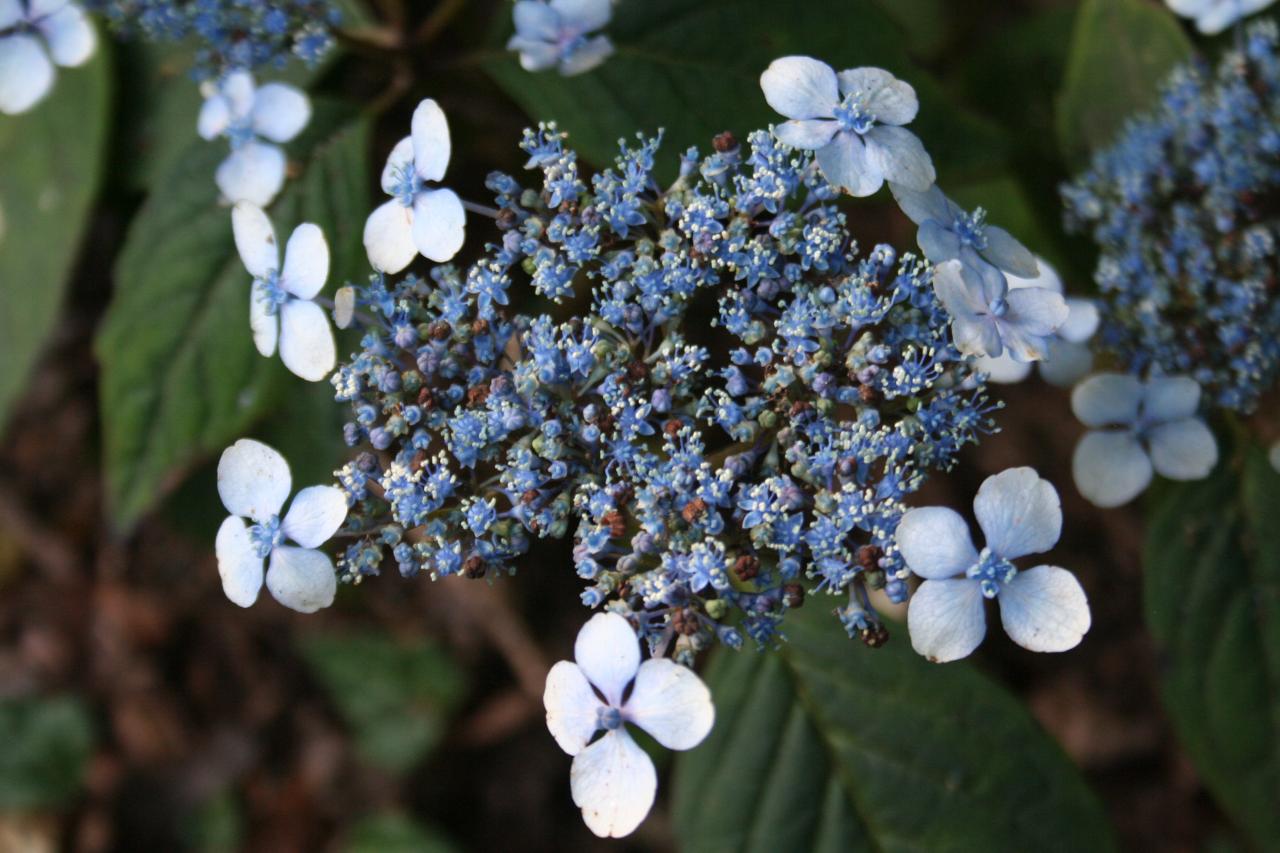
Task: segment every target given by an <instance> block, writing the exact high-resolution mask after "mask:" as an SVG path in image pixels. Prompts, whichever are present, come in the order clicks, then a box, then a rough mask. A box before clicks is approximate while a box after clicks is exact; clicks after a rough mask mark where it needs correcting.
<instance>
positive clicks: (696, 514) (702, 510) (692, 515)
mask: <svg viewBox="0 0 1280 853" xmlns="http://www.w3.org/2000/svg"><path fill="white" fill-rule="evenodd" d="M706 513H707V502H706V501H704V500H703V499H702V498H694V499H693V500H691V501H689V502H688V503H687V504H685V505H684V509H682V510H681V511H680V516H681V517H682V518H683V519H684V520H685V523H686V524H693V523H694V522H695V521H697V520H698V519H700V518H702V516H704V515H706Z"/></svg>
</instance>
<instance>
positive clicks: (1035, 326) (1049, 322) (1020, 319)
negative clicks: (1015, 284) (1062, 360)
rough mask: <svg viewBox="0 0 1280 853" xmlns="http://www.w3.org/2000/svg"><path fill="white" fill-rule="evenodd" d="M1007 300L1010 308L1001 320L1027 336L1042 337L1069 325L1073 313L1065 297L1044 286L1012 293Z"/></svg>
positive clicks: (1010, 292) (1026, 288) (1020, 289)
mask: <svg viewBox="0 0 1280 853" xmlns="http://www.w3.org/2000/svg"><path fill="white" fill-rule="evenodd" d="M1005 299H1006V301H1007V302H1008V305H1009V309H1008V310H1007V311H1006V312H1005V315H1004V317H1003V318H1001V319H1003V320H1004V322H1006V323H1008V324H1010V325H1014V326H1017V327H1018V329H1019V330H1021V331H1022V332H1023V333H1024V334H1028V335H1035V336H1038V337H1042V336H1046V335H1051V334H1053V333H1054V332H1055V331H1057V330H1058V329H1059V328H1060V327H1061V326H1062V324H1063V323H1065V322H1067V315H1068V314H1069V313H1070V309H1069V308H1067V300H1065V299H1063V298H1062V294H1061V293H1054V292H1053V291H1052V290H1049V289H1048V288H1044V287H1023V288H1019V289H1018V290H1011V291H1009V293H1008V295H1007V296H1006V297H1005Z"/></svg>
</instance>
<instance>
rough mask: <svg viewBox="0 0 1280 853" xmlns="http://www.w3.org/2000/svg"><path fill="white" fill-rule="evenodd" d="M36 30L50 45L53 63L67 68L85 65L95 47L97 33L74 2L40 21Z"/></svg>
mask: <svg viewBox="0 0 1280 853" xmlns="http://www.w3.org/2000/svg"><path fill="white" fill-rule="evenodd" d="M36 27H37V28H38V29H39V30H40V32H41V33H43V34H44V37H45V40H46V41H47V42H48V43H49V53H50V54H51V55H52V56H53V61H54V62H56V63H57V64H58V65H62V66H64V67H67V68H74V67H75V66H77V65H84V64H85V63H86V62H88V61H89V57H91V56H93V51H94V49H95V48H96V47H97V46H98V33H97V31H96V30H94V28H93V24H91V23H89V16H88V15H86V14H85V12H84V10H83V9H81V8H80V7H79V6H77V5H76V4H75V3H67V4H65V5H64V6H62V8H60V9H58V11H56V12H54V13H53V14H52V15H49V16H48V17H46V18H42V19H41V20H40V21H39V22H38V23H37V24H36Z"/></svg>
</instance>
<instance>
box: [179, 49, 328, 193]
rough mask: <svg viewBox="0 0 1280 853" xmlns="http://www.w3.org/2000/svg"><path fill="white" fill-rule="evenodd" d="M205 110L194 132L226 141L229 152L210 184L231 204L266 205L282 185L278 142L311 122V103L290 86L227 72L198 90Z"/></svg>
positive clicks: (240, 73) (283, 167)
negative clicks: (264, 83)
mask: <svg viewBox="0 0 1280 853" xmlns="http://www.w3.org/2000/svg"><path fill="white" fill-rule="evenodd" d="M201 91H202V93H203V94H204V98H205V100H204V106H203V107H201V109H200V117H199V119H198V120H197V125H196V129H197V131H198V132H199V134H200V136H201V137H203V138H204V139H217V138H218V137H220V136H221V137H226V139H227V140H228V141H229V142H230V143H231V154H230V155H229V156H228V157H227V159H225V160H223V161H222V164H221V165H220V166H218V170H217V172H216V173H215V174H214V180H215V181H216V182H217V184H218V189H219V190H221V191H222V194H223V196H225V197H226V199H227V200H228V201H230V202H231V203H233V204H234V203H237V202H242V201H243V202H248V203H250V204H253V205H256V206H258V207H266V206H268V205H269V204H271V202H272V201H274V200H275V197H276V196H277V195H278V194H279V193H280V188H281V187H283V186H284V176H285V156H284V150H283V149H282V148H281V147H280V145H279V144H278V143H284V142H288V141H289V140H291V139H293V138H294V137H295V136H297V135H298V134H299V133H301V132H302V129H303V128H304V127H306V126H307V122H309V121H310V120H311V101H310V100H308V98H307V96H306V94H304V93H303V92H302V91H301V90H300V89H298V88H297V87H295V86H290V85H288V84H286V83H268V84H267V85H265V86H261V87H258V86H256V85H255V84H254V82H253V76H252V75H251V74H249V72H247V71H232V72H231V73H229V74H227V75H225V76H224V77H222V78H221V79H220V80H218V81H216V82H212V81H210V82H206V83H205V84H203V85H202V86H201Z"/></svg>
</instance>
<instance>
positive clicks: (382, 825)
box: [344, 812, 457, 853]
mask: <svg viewBox="0 0 1280 853" xmlns="http://www.w3.org/2000/svg"><path fill="white" fill-rule="evenodd" d="M344 849H345V850H346V853H453V851H455V850H457V848H456V847H454V846H453V845H452V844H450V843H449V842H447V841H445V840H444V838H442V837H441V836H440V834H439V833H437V832H434V831H433V830H430V829H428V828H427V827H425V826H423V825H422V824H420V823H417V822H416V821H414V820H413V819H411V818H408V817H405V816H404V815H401V814H396V813H395V812H386V813H384V814H377V815H371V816H369V817H365V818H361V819H360V820H359V821H358V822H357V823H356V824H355V826H353V827H352V828H351V833H350V835H349V837H348V841H347V846H346V847H345V848H344Z"/></svg>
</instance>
